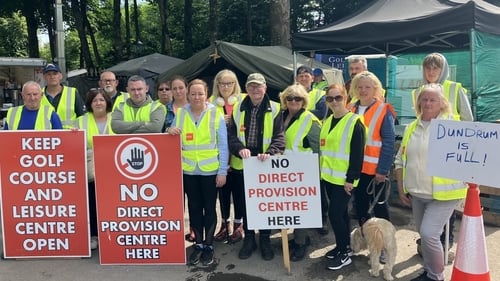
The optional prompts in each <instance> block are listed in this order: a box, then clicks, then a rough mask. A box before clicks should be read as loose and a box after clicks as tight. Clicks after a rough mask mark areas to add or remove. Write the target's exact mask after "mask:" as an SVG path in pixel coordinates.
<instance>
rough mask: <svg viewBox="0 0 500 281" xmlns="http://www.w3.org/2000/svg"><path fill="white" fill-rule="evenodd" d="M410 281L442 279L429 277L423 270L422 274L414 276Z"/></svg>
mask: <svg viewBox="0 0 500 281" xmlns="http://www.w3.org/2000/svg"><path fill="white" fill-rule="evenodd" d="M411 281H443V280H434V279H431V278H429V277H428V276H427V271H424V272H422V274H420V275H419V276H417V277H416V278H413V279H411Z"/></svg>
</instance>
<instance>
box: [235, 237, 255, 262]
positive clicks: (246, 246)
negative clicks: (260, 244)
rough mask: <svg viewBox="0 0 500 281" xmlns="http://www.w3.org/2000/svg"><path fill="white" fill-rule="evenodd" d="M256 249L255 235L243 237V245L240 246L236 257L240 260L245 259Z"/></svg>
mask: <svg viewBox="0 0 500 281" xmlns="http://www.w3.org/2000/svg"><path fill="white" fill-rule="evenodd" d="M256 249H257V242H255V237H254V236H251V237H245V239H243V247H241V249H240V252H239V253H238V257H239V258H240V259H242V260H246V259H248V258H249V257H250V256H251V255H252V253H253V251H255V250H256Z"/></svg>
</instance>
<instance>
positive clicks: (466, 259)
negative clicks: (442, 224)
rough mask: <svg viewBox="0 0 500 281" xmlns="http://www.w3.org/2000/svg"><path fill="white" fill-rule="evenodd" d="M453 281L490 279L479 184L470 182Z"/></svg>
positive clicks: (488, 280) (452, 275)
mask: <svg viewBox="0 0 500 281" xmlns="http://www.w3.org/2000/svg"><path fill="white" fill-rule="evenodd" d="M451 281H490V271H489V267H488V255H487V253H486V239H485V236H484V225H483V213H482V211H481V203H480V201H479V188H478V186H477V184H469V189H468V191H467V198H466V199H465V208H464V214H463V216H462V223H461V225H460V232H459V234H458V243H457V254H456V256H455V262H454V264H453V272H452V273H451Z"/></svg>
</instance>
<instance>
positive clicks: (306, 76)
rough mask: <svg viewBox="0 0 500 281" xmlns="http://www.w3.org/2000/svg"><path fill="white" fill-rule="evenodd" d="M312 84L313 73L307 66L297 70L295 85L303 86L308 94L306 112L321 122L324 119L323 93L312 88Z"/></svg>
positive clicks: (321, 90)
mask: <svg viewBox="0 0 500 281" xmlns="http://www.w3.org/2000/svg"><path fill="white" fill-rule="evenodd" d="M313 82H314V73H313V70H312V69H311V68H310V67H309V66H307V65H302V66H300V67H299V68H297V83H299V84H300V85H302V86H304V87H305V88H306V90H307V92H308V93H309V106H308V107H307V110H309V111H311V112H312V113H313V114H314V115H316V117H318V119H319V120H323V119H325V117H326V103H325V91H323V89H314V88H313V87H312V85H313Z"/></svg>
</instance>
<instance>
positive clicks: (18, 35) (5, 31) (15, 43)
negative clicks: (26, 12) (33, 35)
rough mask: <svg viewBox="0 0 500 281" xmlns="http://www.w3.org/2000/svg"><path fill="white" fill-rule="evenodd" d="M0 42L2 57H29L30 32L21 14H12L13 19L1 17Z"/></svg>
mask: <svg viewBox="0 0 500 281" xmlns="http://www.w3.org/2000/svg"><path fill="white" fill-rule="evenodd" d="M0 42H1V44H0V56H3V57H26V56H27V54H28V52H27V51H28V49H27V47H28V31H27V28H26V20H25V19H24V17H23V16H22V15H21V13H20V12H15V13H12V16H11V17H0Z"/></svg>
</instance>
